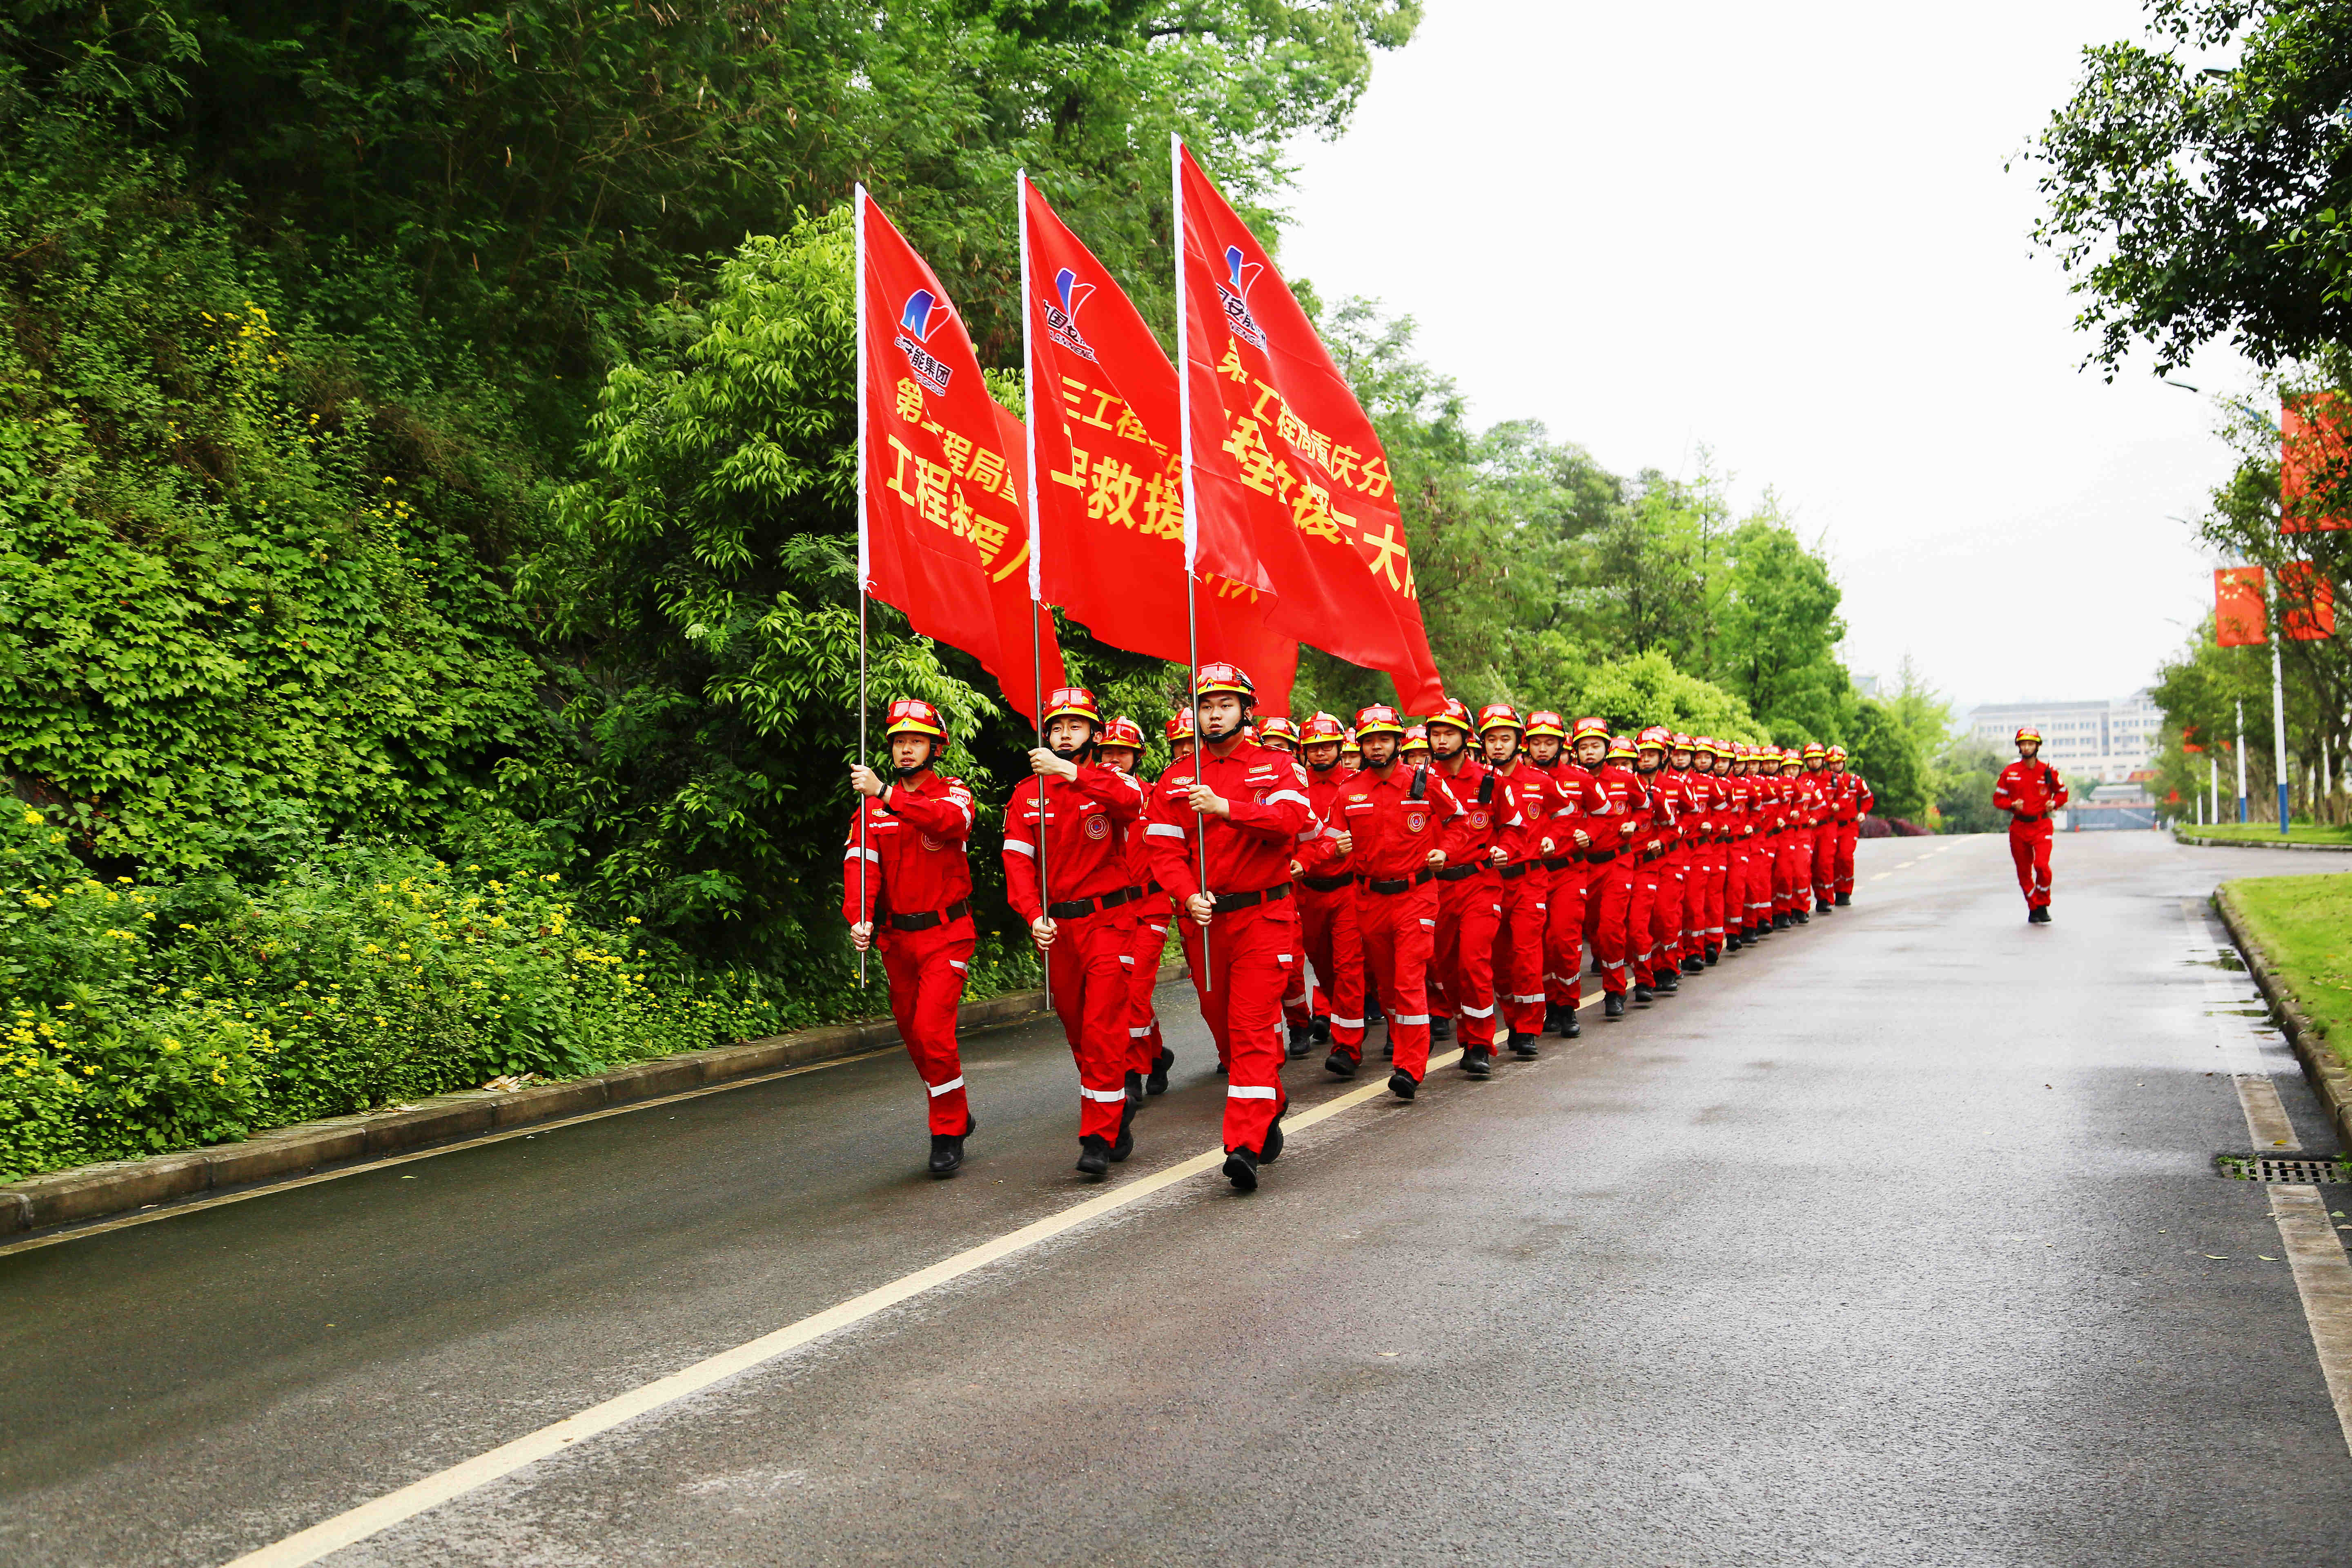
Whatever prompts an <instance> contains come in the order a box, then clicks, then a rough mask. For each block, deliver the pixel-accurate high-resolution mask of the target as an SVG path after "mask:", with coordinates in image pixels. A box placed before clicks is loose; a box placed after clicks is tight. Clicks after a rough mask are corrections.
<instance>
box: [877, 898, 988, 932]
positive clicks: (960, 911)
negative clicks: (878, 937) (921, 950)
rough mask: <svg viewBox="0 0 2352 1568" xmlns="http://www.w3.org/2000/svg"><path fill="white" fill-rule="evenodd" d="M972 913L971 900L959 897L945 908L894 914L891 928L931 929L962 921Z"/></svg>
mask: <svg viewBox="0 0 2352 1568" xmlns="http://www.w3.org/2000/svg"><path fill="white" fill-rule="evenodd" d="M970 913H971V900H969V899H958V900H956V901H955V902H954V903H951V904H950V905H949V906H948V907H947V908H946V909H943V910H923V911H922V912H921V913H920V914H912V915H892V916H891V917H890V929H891V930H892V931H929V930H930V929H931V928H932V927H933V926H943V925H946V924H948V923H949V922H950V921H960V920H961V919H963V917H964V916H966V915H968V914H970Z"/></svg>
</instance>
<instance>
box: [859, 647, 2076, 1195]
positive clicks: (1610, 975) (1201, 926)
mask: <svg viewBox="0 0 2352 1568" xmlns="http://www.w3.org/2000/svg"><path fill="white" fill-rule="evenodd" d="M1255 707H1256V695H1255V689H1254V687H1253V686H1252V684H1251V681H1250V678H1249V676H1248V674H1247V673H1246V672H1245V671H1244V670H1242V669H1241V668H1238V667H1236V666H1234V665H1232V664H1229V663H1209V664H1204V665H1202V667H1201V668H1200V669H1199V670H1198V672H1197V673H1196V675H1195V678H1194V680H1193V683H1192V700H1191V702H1190V703H1189V704H1188V705H1187V706H1186V707H1185V708H1183V709H1182V710H1180V711H1179V712H1178V713H1177V715H1176V716H1175V717H1174V718H1172V719H1171V720H1170V721H1169V722H1168V724H1167V727H1166V730H1165V731H1164V738H1165V740H1166V742H1167V745H1168V749H1169V754H1170V762H1169V763H1168V766H1167V767H1166V768H1165V769H1164V770H1162V771H1161V773H1160V776H1159V778H1157V779H1155V780H1147V779H1145V778H1143V777H1142V776H1141V774H1140V773H1139V768H1140V765H1141V763H1142V759H1143V755H1144V750H1145V747H1144V736H1143V731H1142V730H1141V729H1140V728H1139V726H1137V725H1136V723H1135V722H1134V721H1132V720H1130V719H1128V718H1126V717H1124V716H1116V717H1106V716H1105V715H1104V714H1103V713H1102V711H1101V710H1100V708H1099V706H1098V704H1097V700H1096V699H1095V696H1094V694H1093V693H1092V692H1090V691H1088V690H1087V689H1084V688H1081V687H1066V688H1063V689H1059V690H1056V691H1055V692H1054V693H1053V694H1052V696H1051V698H1050V699H1049V700H1048V702H1047V704H1046V711H1045V731H1044V733H1042V734H1041V735H1040V736H1039V737H1038V739H1039V742H1040V744H1039V745H1038V746H1037V747H1036V749H1034V751H1032V752H1030V753H1029V767H1030V773H1031V776H1030V777H1029V778H1027V779H1025V780H1024V781H1023V782H1022V783H1021V784H1019V785H1018V786H1016V787H1015V788H1014V790H1013V793H1012V797H1011V799H1010V800H1009V801H1008V802H1007V804H1006V806H1005V811H1004V825H1005V826H1004V833H1003V842H1002V846H1001V850H1000V854H1001V858H1002V862H1003V870H1004V886H1005V896H1006V900H1007V902H1008V903H1009V904H1010V905H1011V907H1012V908H1013V911H1014V912H1015V913H1016V914H1017V915H1019V917H1020V918H1021V919H1022V920H1023V921H1024V922H1026V924H1027V927H1028V933H1029V937H1030V940H1031V942H1032V943H1033V945H1034V948H1035V949H1036V951H1037V952H1038V954H1039V957H1040V960H1041V963H1042V964H1043V967H1044V971H1045V982H1046V987H1047V990H1048V993H1049V994H1050V997H1051V1005H1052V1006H1053V1008H1054V1011H1055V1014H1056V1015H1057V1016H1059V1018H1060V1020H1061V1023H1062V1026H1063V1031H1064V1034H1065V1036H1066V1038H1067V1040H1068V1043H1069V1047H1070V1051H1071V1055H1072V1058H1073V1060H1074V1062H1075V1064H1076V1071H1077V1078H1078V1127H1077V1132H1078V1143H1079V1154H1078V1160H1077V1165H1076V1169H1077V1170H1078V1172H1079V1173H1082V1174H1085V1175H1087V1176H1089V1177H1097V1178H1098V1177H1101V1176H1103V1175H1105V1174H1107V1173H1108V1170H1109V1167H1110V1166H1111V1165H1112V1164H1115V1163H1118V1162H1121V1161H1123V1160H1125V1159H1127V1158H1128V1157H1129V1153H1130V1152H1132V1150H1133V1149H1134V1147H1135V1136H1136V1131H1135V1130H1136V1121H1137V1117H1138V1114H1139V1111H1140V1110H1142V1108H1143V1107H1144V1106H1145V1104H1146V1103H1147V1102H1148V1100H1149V1099H1150V1097H1151V1096H1154V1095H1158V1094H1161V1093H1164V1092H1165V1091H1166V1090H1167V1089H1168V1085H1169V1071H1170V1069H1171V1068H1172V1067H1173V1066H1174V1064H1175V1061H1176V1056H1175V1053H1174V1052H1173V1051H1172V1050H1171V1048H1170V1047H1168V1045H1167V1043H1166V1039H1165V1031H1164V1029H1163V1027H1162V1026H1161V1023H1160V1018H1159V1016H1158V1014H1157V1008H1156V1002H1155V989H1156V986H1157V984H1158V980H1159V976H1160V964H1161V958H1162V955H1163V953H1164V952H1166V949H1167V941H1168V932H1169V930H1170V928H1171V925H1172V926H1173V927H1174V929H1175V931H1176V932H1177V935H1178V938H1179V942H1180V945H1181V949H1182V952H1183V955H1184V960H1185V966H1186V968H1187V970H1188V972H1189V973H1190V976H1191V979H1192V985H1193V988H1194V992H1195V994H1196V995H1197V997H1198V999H1199V1005H1200V1009H1201V1015H1202V1020H1203V1022H1204V1023H1205V1024H1206V1025H1207V1026H1208V1032H1209V1036H1210V1038H1211V1040H1212V1042H1213V1045H1214V1047H1215V1049H1216V1055H1217V1070H1218V1072H1219V1074H1220V1075H1221V1076H1222V1077H1223V1079H1224V1085H1225V1092H1224V1103H1225V1109H1224V1117H1223V1123H1224V1125H1223V1146H1224V1153H1225V1161H1224V1174H1225V1176H1226V1178H1227V1179H1228V1180H1229V1181H1230V1182H1231V1183H1232V1184H1233V1185H1234V1187H1235V1188H1236V1189H1237V1190H1239V1191H1242V1192H1250V1191H1254V1190H1255V1188H1256V1187H1257V1186H1258V1184H1259V1183H1260V1181H1261V1179H1262V1173H1263V1170H1264V1167H1265V1166H1266V1165H1268V1164H1271V1163H1273V1162H1274V1161H1276V1159H1277V1158H1279V1156H1280V1154H1281V1152H1282V1146H1283V1131H1282V1118H1283V1115H1284V1112H1285V1110H1286V1108H1287V1106H1288V1103H1289V1098H1288V1095H1287V1092H1286V1089H1284V1086H1283V1083H1282V1076H1281V1075H1282V1070H1283V1068H1284V1067H1285V1066H1286V1063H1287V1062H1289V1061H1291V1060H1295V1059H1297V1058H1302V1057H1304V1056H1306V1055H1307V1054H1308V1053H1309V1051H1310V1050H1311V1049H1312V1048H1313V1047H1315V1046H1317V1045H1324V1046H1328V1054H1327V1055H1326V1056H1325V1058H1324V1061H1323V1066H1324V1068H1325V1070H1326V1071H1328V1072H1329V1073H1330V1074H1332V1075H1333V1076H1335V1077H1338V1078H1342V1079H1346V1078H1353V1077H1354V1076H1356V1074H1357V1073H1358V1072H1359V1071H1360V1069H1361V1067H1362V1065H1363V1062H1364V1058H1365V1057H1366V1055H1367V1052H1368V1047H1369V1046H1370V1026H1372V1025H1374V1024H1382V1025H1384V1033H1385V1040H1384V1041H1383V1045H1384V1055H1385V1056H1386V1058H1387V1059H1388V1065H1389V1078H1388V1083H1387V1086H1386V1087H1387V1089H1388V1090H1389V1091H1390V1092H1391V1094H1393V1095H1394V1096H1395V1097H1396V1098H1397V1099H1399V1100H1412V1099H1414V1098H1415V1096H1416V1095H1417V1094H1418V1093H1419V1091H1420V1089H1422V1087H1423V1083H1424V1080H1425V1079H1426V1078H1427V1075H1428V1070H1429V1066H1430V1061H1431V1052H1432V1049H1433V1042H1435V1041H1442V1040H1444V1039H1447V1038H1450V1037H1456V1036H1458V1038H1459V1041H1460V1045H1461V1047H1462V1048H1461V1052H1460V1055H1459V1058H1458V1061H1459V1065H1460V1066H1461V1068H1462V1069H1463V1071H1464V1073H1465V1075H1466V1076H1469V1077H1472V1078H1479V1079H1484V1078H1490V1077H1492V1076H1493V1075H1494V1072H1495V1064H1496V1043H1497V1040H1498V1037H1499V1039H1500V1040H1501V1042H1502V1043H1503V1044H1506V1045H1507V1046H1508V1047H1510V1050H1511V1053H1512V1054H1513V1055H1514V1056H1515V1057H1517V1058H1521V1059H1525V1058H1533V1057H1535V1056H1537V1055H1538V1052H1539V1050H1540V1045H1539V1041H1540V1040H1541V1038H1542V1037H1543V1036H1544V1035H1546V1034H1552V1035H1557V1036H1559V1037H1564V1038H1570V1039H1573V1038H1576V1037H1579V1036H1580V1034H1581V1032H1582V1024H1581V1021H1580V1012H1581V1010H1582V1007H1583V1005H1584V981H1585V979H1586V978H1587V976H1588V974H1590V975H1593V976H1598V977H1599V979H1600V981H1601V1002H1602V1016H1603V1017H1604V1018H1605V1019H1607V1020H1609V1021H1612V1022H1614V1021H1618V1020H1622V1019H1623V1018H1625V1017H1627V1016H1629V1010H1630V1008H1631V1007H1633V1006H1637V1005H1650V1004H1654V1003H1655V1002H1657V1001H1658V1000H1659V999H1661V998H1663V997H1668V996H1673V995H1675V994H1677V993H1678V992H1679V991H1680V990H1681V988H1682V985H1683V983H1684V981H1685V979H1687V978H1690V977H1693V976H1698V975H1703V974H1705V973H1706V972H1707V971H1708V969H1710V968H1711V967H1713V966H1716V965H1717V964H1719V963H1722V962H1723V961H1724V960H1725V959H1726V958H1727V957H1729V956H1730V955H1733V954H1736V953H1739V952H1745V951H1749V950H1752V949H1754V948H1756V947H1757V946H1758V945H1759V944H1761V943H1763V942H1766V941H1768V940H1769V938H1770V937H1771V935H1772V934H1773V933H1774V932H1776V931H1788V930H1790V928H1791V927H1794V926H1799V925H1803V924H1806V923H1809V922H1810V921H1811V919H1812V918H1813V917H1814V916H1815V915H1820V914H1828V913H1831V912H1832V911H1833V910H1839V909H1843V908H1845V907H1848V906H1849V905H1851V903H1852V902H1853V885H1854V880H1853V859H1854V845H1855V841H1856V840H1857V839H1858V838H1859V837H1861V832H1862V828H1861V824H1862V822H1863V820H1864V818H1865V817H1867V816H1869V814H1870V812H1871V810H1872V808H1873V807H1874V805H1875V800H1874V796H1873V795H1872V793H1871V790H1870V786H1869V785H1868V784H1866V783H1865V782H1864V780H1863V779H1862V778H1861V777H1860V776H1859V775H1858V774H1856V773H1853V772H1852V771H1851V770H1850V768H1849V765H1848V764H1849V758H1848V755H1847V753H1846V752H1845V750H1844V749H1843V747H1839V746H1822V745H1819V744H1810V743H1809V744H1807V745H1805V746H1804V747H1803V748H1802V749H1801V750H1791V749H1790V748H1787V747H1778V746H1769V745H1768V746H1757V745H1752V744H1749V743H1748V742H1722V741H1717V740H1716V739H1714V738H1712V737H1710V736H1706V735H1692V734H1684V733H1681V732H1678V731H1673V730H1671V729H1670V728H1668V727H1666V726H1664V725H1656V724H1653V725H1647V726H1644V727H1642V728H1640V729H1639V730H1638V731H1636V732H1635V734H1634V735H1632V736H1628V735H1626V734H1623V733H1613V734H1612V728H1611V725H1610V724H1609V722H1608V721H1606V720H1605V719H1601V718H1598V717H1584V718H1579V719H1578V720H1576V721H1575V722H1574V723H1573V724H1572V725H1571V724H1569V723H1567V722H1566V721H1564V719H1563V717H1562V715H1561V714H1559V713H1558V712H1555V711H1551V710H1543V709H1536V710H1530V711H1528V713H1527V714H1526V715H1525V716H1524V717H1522V716H1521V713H1520V710H1518V709H1517V708H1516V707H1515V706H1513V705H1512V704H1509V703H1506V702H1497V703H1490V704H1488V705H1487V706H1486V707H1485V708H1482V709H1480V710H1477V712H1476V713H1475V716H1474V715H1473V713H1472V711H1471V710H1470V709H1469V708H1468V706H1467V705H1465V704H1464V703H1461V702H1459V701H1454V700H1448V701H1447V702H1446V703H1445V705H1444V707H1443V708H1442V709H1441V710H1439V711H1437V712H1436V713H1434V714H1432V715H1431V716H1430V718H1429V719H1428V721H1426V723H1425V724H1409V723H1408V722H1407V721H1406V719H1405V716H1404V715H1403V714H1402V713H1401V712H1399V711H1398V710H1396V709H1395V708H1393V707H1391V706H1389V705H1387V704H1384V703H1375V704H1373V705H1371V706H1369V707H1366V708H1364V709H1362V710H1360V711H1358V712H1357V713H1356V715H1355V721H1354V722H1353V724H1349V723H1345V722H1343V721H1341V720H1339V718H1337V717H1335V716H1334V715H1331V714H1328V713H1321V712H1318V713H1315V714H1312V715H1310V716H1309V717H1307V719H1305V720H1304V721H1298V722H1297V723H1294V722H1293V721H1291V719H1290V718H1289V717H1288V716H1287V715H1285V714H1266V715H1263V716H1260V715H1258V714H1257V713H1256V712H1255ZM884 738H885V742H886V743H887V747H888V750H889V763H890V770H891V776H889V777H887V778H886V777H884V776H883V775H882V774H880V773H877V772H876V771H874V770H873V769H872V768H870V767H868V766H866V764H865V763H862V762H861V763H858V764H856V765H855V766H853V767H852V769H851V771H850V783H851V786H852V788H853V790H854V791H855V792H856V795H858V797H859V801H858V808H857V814H856V817H855V818H854V819H853V821H852V823H851V826H850V832H849V839H848V844H847V847H846V848H845V851H844V856H843V864H844V868H845V879H844V889H843V904H842V909H843V916H844V919H845V921H847V922H848V923H849V928H850V936H851V940H852V942H853V943H854V945H855V946H856V948H857V949H858V950H859V951H860V952H864V951H866V949H868V948H869V947H870V948H873V949H876V950H877V951H878V952H880V954H881V957H882V961H883V967H884V970H885V973H886V975H887V981H888V984H889V991H890V1008H891V1012H892V1015H893V1016H894V1017H895V1018H896V1019H897V1021H898V1029H899V1036H900V1038H901V1039H902V1040H903V1041H904V1042H905V1044H906V1047H907V1051H908V1057H909V1058H910V1059H911V1060H912V1061H913V1063H914V1066H915V1068H916V1071H917V1074H918V1076H919V1078H920V1079H921V1080H922V1083H923V1085H924V1089H925V1091H926V1098H927V1100H928V1106H929V1131H930V1135H931V1153H930V1159H929V1168H930V1170H931V1171H932V1173H934V1174H937V1175H940V1176H947V1175H951V1174H953V1173H955V1172H956V1170H957V1169H958V1168H959V1167H960V1166H961V1164H962V1163H963V1161H964V1159H965V1158H966V1149H965V1141H966V1140H967V1139H968V1138H969V1137H970V1136H971V1133H972V1131H974V1129H975V1127H976V1126H977V1123H976V1122H975V1121H974V1120H973V1117H972V1114H971V1108H970V1104H969V1100H968V1096H967V1094H966V1091H965V1086H964V1081H963V1072H962V1067H961V1058H960V1056H959V1054H958V1043H957V1039H956V1030H955V1018H956V1008H957V1005H958V1003H959V1002H960V1001H961V996H962V992H963V985H964V980H965V976H966V974H967V973H968V971H969V966H970V963H971V953H972V951H973V947H974V941H975V933H974V928H973V925H972V920H971V887H972V884H971V871H970V868H969V863H968V860H967V855H968V850H969V845H970V840H971V835H972V832H973V828H974V824H975V821H976V817H977V810H976V804H975V802H974V800H973V797H972V795H971V791H970V789H968V788H967V787H966V786H965V785H964V784H962V782H961V780H958V779H954V778H950V777H945V776H942V775H941V774H940V773H939V771H938V764H939V763H940V758H941V757H942V756H943V755H944V754H945V752H946V751H947V749H948V745H949V726H948V721H947V719H946V717H945V716H944V715H943V714H941V713H940V711H939V710H938V709H936V708H935V707H933V706H932V705H931V704H929V703H928V702H925V701H922V700H916V699H902V700H898V701H894V702H892V703H891V704H890V707H889V711H888V717H887V722H886V726H885V730H884ZM2018 741H2019V748H2018V750H2019V761H2018V762H2017V763H2015V764H2014V765H2012V766H2011V768H2010V769H2009V770H2008V771H2007V772H2006V773H2003V774H2002V775H2001V780H2000V786H1999V788H1998V789H1997V791H1996V794H1995V804H1996V805H2000V806H2001V807H2002V808H2003V809H2005V810H2007V811H2009V812H2010V813H2011V818H2012V820H2011V830H2010V832H2011V849H2012V852H2013V854H2014V856H2015V858H2016V861H2017V869H2018V880H2019V885H2020V887H2021V889H2022V890H2023V891H2024V893H2025V897H2026V902H2027V905H2028V909H2029V918H2031V919H2032V920H2033V921H2034V922H2035V923H2046V922H2047V921H2048V920H2049V907H2048V906H2049V901H2050V874H2049V865H2050V859H2049V856H2050V837H2051V822H2050V813H2051V812H2052V811H2053V809H2054V808H2055V807H2057V806H2059V805H2064V804H2065V800H2066V795H2065V787H2064V785H2063V783H2061V782H2060V781H2059V780H2058V777H2057V775H2056V773H2054V772H2053V770H2052V769H2051V768H2049V766H2048V765H2047V764H2045V763H2041V762H2040V761H2039V759H2038V751H2039V742H2040V737H2039V736H2038V735H2035V734H2033V733H2032V732H2031V731H2020V732H2019V736H2018ZM1588 954H1589V955H1590V960H1591V963H1590V968H1589V969H1588V967H1587V955H1588ZM1498 1019H1499V1025H1498Z"/></svg>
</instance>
